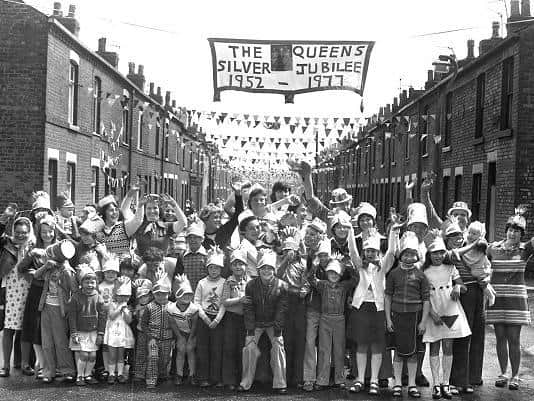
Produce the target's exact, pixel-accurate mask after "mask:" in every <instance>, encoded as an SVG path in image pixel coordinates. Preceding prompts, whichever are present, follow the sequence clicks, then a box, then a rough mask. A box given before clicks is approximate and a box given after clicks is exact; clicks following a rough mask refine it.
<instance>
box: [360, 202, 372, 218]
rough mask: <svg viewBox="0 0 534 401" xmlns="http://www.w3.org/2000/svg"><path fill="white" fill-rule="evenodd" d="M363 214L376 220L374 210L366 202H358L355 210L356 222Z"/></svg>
mask: <svg viewBox="0 0 534 401" xmlns="http://www.w3.org/2000/svg"><path fill="white" fill-rule="evenodd" d="M363 214H366V215H368V216H371V217H372V218H373V219H375V220H376V209H375V207H374V206H373V205H371V204H370V203H368V202H360V204H359V205H358V207H357V208H356V216H355V218H356V220H358V218H359V217H360V216H361V215H363Z"/></svg>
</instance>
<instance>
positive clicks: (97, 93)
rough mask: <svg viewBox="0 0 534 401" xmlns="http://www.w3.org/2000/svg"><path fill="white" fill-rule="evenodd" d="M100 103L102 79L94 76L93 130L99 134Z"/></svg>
mask: <svg viewBox="0 0 534 401" xmlns="http://www.w3.org/2000/svg"><path fill="white" fill-rule="evenodd" d="M101 103H102V81H101V80H100V78H98V77H95V78H94V80H93V132H94V133H96V134H101V133H102V132H101V130H100V121H101V119H100V110H101Z"/></svg>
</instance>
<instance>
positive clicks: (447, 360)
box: [441, 354, 452, 384]
mask: <svg viewBox="0 0 534 401" xmlns="http://www.w3.org/2000/svg"><path fill="white" fill-rule="evenodd" d="M441 365H442V366H441V368H442V369H443V384H449V379H450V377H451V370H452V355H445V354H443V359H442V362H441Z"/></svg>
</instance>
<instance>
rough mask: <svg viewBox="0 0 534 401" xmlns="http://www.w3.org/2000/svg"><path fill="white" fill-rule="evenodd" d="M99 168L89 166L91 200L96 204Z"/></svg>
mask: <svg viewBox="0 0 534 401" xmlns="http://www.w3.org/2000/svg"><path fill="white" fill-rule="evenodd" d="M99 181H100V168H99V167H91V201H92V202H93V203H94V204H95V205H96V203H97V202H98V199H99V198H100V197H99V196H98V195H99V194H98V186H99V184H100V182H99Z"/></svg>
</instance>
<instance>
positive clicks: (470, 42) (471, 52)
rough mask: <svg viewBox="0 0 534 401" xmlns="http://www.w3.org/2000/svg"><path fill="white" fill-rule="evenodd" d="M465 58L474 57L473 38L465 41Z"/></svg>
mask: <svg viewBox="0 0 534 401" xmlns="http://www.w3.org/2000/svg"><path fill="white" fill-rule="evenodd" d="M467 58H475V41H474V40H473V39H469V40H468V41H467Z"/></svg>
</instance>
